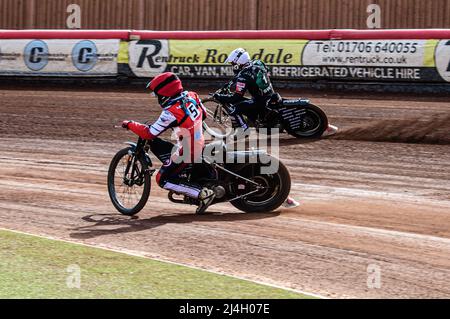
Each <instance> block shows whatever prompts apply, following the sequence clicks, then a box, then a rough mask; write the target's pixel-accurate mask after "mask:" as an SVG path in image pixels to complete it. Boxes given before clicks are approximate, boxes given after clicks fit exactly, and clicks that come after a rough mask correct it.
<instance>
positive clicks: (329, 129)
mask: <svg viewBox="0 0 450 319" xmlns="http://www.w3.org/2000/svg"><path fill="white" fill-rule="evenodd" d="M338 130H339V128H338V127H337V126H335V125H331V124H329V125H328V127H327V129H326V130H325V132H323V134H322V137H327V136H331V135H334V134H336V133H337V131H338Z"/></svg>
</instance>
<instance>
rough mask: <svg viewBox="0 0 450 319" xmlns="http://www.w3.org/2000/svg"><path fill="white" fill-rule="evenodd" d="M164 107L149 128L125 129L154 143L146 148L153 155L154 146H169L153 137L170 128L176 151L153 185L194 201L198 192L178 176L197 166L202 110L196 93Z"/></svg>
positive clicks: (133, 126)
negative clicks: (191, 166) (186, 169)
mask: <svg viewBox="0 0 450 319" xmlns="http://www.w3.org/2000/svg"><path fill="white" fill-rule="evenodd" d="M166 105H167V106H166V107H164V109H163V111H162V113H161V115H160V116H159V118H158V119H157V120H156V122H154V123H153V124H152V125H145V124H140V123H137V122H130V123H129V124H128V129H129V130H131V131H132V132H134V133H136V134H137V135H139V136H140V137H141V138H143V139H147V140H152V141H154V142H155V143H150V145H151V147H152V146H153V147H152V151H154V152H156V153H157V152H158V149H154V148H158V145H161V144H165V145H166V146H167V143H169V142H163V141H161V140H160V139H158V138H157V137H158V136H159V135H161V134H162V133H163V132H164V131H166V130H167V129H169V128H172V129H173V130H174V132H175V134H176V135H177V137H178V147H177V149H176V151H175V152H174V153H173V154H172V155H171V156H170V157H169V158H168V159H167V160H166V161H165V162H164V163H163V166H162V167H161V169H160V170H159V172H158V174H157V176H156V181H157V183H158V185H159V186H160V187H162V188H164V189H167V190H171V191H173V192H176V193H179V194H184V195H187V196H189V197H192V198H198V195H199V193H200V191H201V189H199V187H198V186H196V185H191V184H188V183H186V182H185V181H182V180H180V179H179V178H178V175H179V173H180V172H181V171H183V169H184V168H185V167H186V166H187V165H188V164H189V163H196V162H201V157H202V151H203V147H204V145H205V138H204V136H203V126H202V123H203V120H204V118H206V110H205V107H204V106H203V104H202V102H201V101H200V98H199V96H198V95H197V93H195V92H188V91H184V92H182V93H181V95H180V96H179V97H176V98H174V99H172V100H169V101H168V102H167V104H166ZM157 140H158V141H157ZM156 142H157V143H156ZM152 144H153V145H152ZM166 148H167V147H166Z"/></svg>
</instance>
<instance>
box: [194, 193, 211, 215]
mask: <svg viewBox="0 0 450 319" xmlns="http://www.w3.org/2000/svg"><path fill="white" fill-rule="evenodd" d="M215 197H216V193H215V192H214V191H213V190H211V189H209V188H203V189H202V190H201V192H200V194H199V195H198V199H199V200H200V203H199V204H198V207H197V210H196V211H195V213H196V214H198V215H202V214H204V213H205V212H206V209H207V208H208V207H209V205H211V204H212V202H213V201H214V198H215Z"/></svg>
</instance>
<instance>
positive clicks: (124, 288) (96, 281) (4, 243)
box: [0, 230, 308, 299]
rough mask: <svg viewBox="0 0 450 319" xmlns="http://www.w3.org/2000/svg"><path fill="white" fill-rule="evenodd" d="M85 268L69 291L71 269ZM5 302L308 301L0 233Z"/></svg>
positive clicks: (169, 267) (262, 287) (224, 278)
mask: <svg viewBox="0 0 450 319" xmlns="http://www.w3.org/2000/svg"><path fill="white" fill-rule="evenodd" d="M70 265H78V266H79V267H80V269H81V276H80V288H68V287H67V278H68V276H71V275H72V276H73V273H69V272H68V266H70ZM0 298H181V299H183V298H308V296H304V295H301V294H297V293H294V292H291V291H287V290H283V289H278V288H273V287H269V286H265V285H260V284H256V283H253V282H250V281H246V280H240V279H235V278H232V277H228V276H222V275H217V274H213V273H210V272H206V271H201V270H196V269H191V268H189V267H183V266H179V265H174V264H170V263H164V262H160V261H155V260H152V259H148V258H142V257H135V256H130V255H127V254H122V253H116V252H112V251H108V250H103V249H98V248H92V247H86V246H82V245H77V244H71V243H67V242H63V241H57V240H50V239H44V238H40V237H36V236H31V235H24V234H19V233H15V232H10V231H4V230H0Z"/></svg>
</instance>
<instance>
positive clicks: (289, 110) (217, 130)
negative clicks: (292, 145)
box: [202, 81, 329, 138]
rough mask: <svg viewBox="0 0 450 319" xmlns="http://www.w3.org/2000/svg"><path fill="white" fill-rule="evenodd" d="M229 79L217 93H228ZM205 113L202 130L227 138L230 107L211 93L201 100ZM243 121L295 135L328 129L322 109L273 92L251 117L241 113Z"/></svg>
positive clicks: (316, 134) (319, 133)
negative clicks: (262, 107)
mask: <svg viewBox="0 0 450 319" xmlns="http://www.w3.org/2000/svg"><path fill="white" fill-rule="evenodd" d="M231 85H232V81H230V82H229V83H227V84H226V85H225V86H224V87H222V88H220V89H219V90H217V91H216V92H215V93H218V94H232V93H231V91H230V86H231ZM202 103H203V105H204V106H205V108H206V111H207V113H208V118H207V119H206V121H205V122H204V123H203V127H204V130H205V131H206V132H208V133H209V134H210V135H211V136H213V137H216V138H227V137H230V136H232V135H233V129H232V121H231V117H230V109H231V106H230V105H229V104H226V103H222V102H220V101H218V100H217V99H216V98H214V93H211V94H209V97H207V98H205V99H202ZM243 116H244V117H245V120H246V122H247V123H248V125H249V126H250V127H253V128H255V129H256V130H257V131H258V130H260V129H261V128H267V129H268V132H269V133H270V131H271V130H270V129H272V128H277V129H278V130H279V132H287V133H288V134H290V135H292V136H294V137H297V138H319V137H321V136H322V135H324V132H325V131H326V130H327V129H328V127H329V125H328V118H327V115H326V114H325V112H324V111H323V110H322V109H321V108H320V107H318V106H316V105H314V104H312V103H311V102H310V100H308V99H284V98H282V97H281V96H279V95H278V94H276V95H275V96H274V97H273V99H271V101H269V103H268V105H267V106H266V108H265V109H264V110H262V112H260V114H258V116H257V117H256V118H254V119H251V118H249V117H248V116H246V115H245V114H243Z"/></svg>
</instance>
